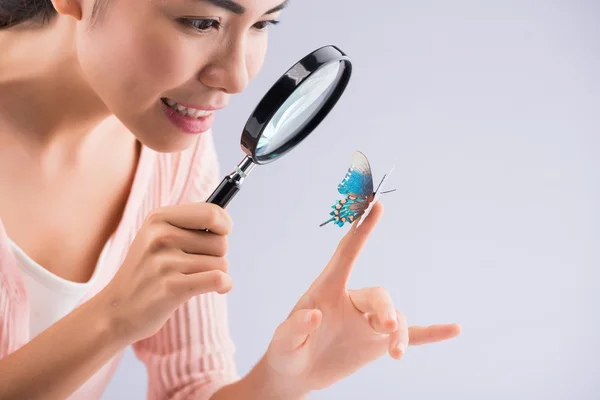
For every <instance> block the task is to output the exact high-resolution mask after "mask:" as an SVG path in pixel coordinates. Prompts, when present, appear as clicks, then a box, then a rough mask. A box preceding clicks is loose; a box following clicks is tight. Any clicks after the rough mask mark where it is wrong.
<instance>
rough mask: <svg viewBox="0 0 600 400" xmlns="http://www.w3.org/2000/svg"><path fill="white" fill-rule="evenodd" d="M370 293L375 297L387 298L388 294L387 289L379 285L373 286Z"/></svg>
mask: <svg viewBox="0 0 600 400" xmlns="http://www.w3.org/2000/svg"><path fill="white" fill-rule="evenodd" d="M371 293H372V294H373V295H374V296H375V297H377V298H387V297H388V296H389V293H388V291H387V290H386V289H384V288H383V287H381V286H373V287H372V288H371Z"/></svg>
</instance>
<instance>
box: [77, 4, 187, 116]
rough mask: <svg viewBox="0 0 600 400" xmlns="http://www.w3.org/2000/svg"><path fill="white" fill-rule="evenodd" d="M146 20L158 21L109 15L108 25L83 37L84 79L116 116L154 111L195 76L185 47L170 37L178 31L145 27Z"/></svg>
mask: <svg viewBox="0 0 600 400" xmlns="http://www.w3.org/2000/svg"><path fill="white" fill-rule="evenodd" d="M115 11H117V10H115ZM117 12H118V11H117ZM144 19H145V21H146V22H148V21H153V19H156V16H147V17H146V18H143V17H142V16H140V15H138V16H137V17H135V20H134V21H133V22H132V20H131V19H128V18H122V17H119V16H118V15H117V16H116V17H114V16H112V18H111V16H108V15H107V16H106V20H105V21H104V22H103V23H102V24H99V25H98V26H96V27H95V28H94V29H92V30H91V31H89V32H83V31H82V32H80V34H79V40H78V55H79V61H80V64H81V66H82V69H83V71H84V74H85V75H86V76H87V78H88V80H89V83H90V85H91V86H92V87H93V88H94V89H95V90H96V92H97V93H98V95H99V96H100V98H101V99H102V100H103V101H104V102H105V103H106V105H107V106H108V107H109V108H110V109H111V111H113V112H114V113H115V114H118V113H119V112H120V111H121V110H120V109H121V108H122V107H128V108H129V109H130V110H131V109H132V107H131V105H132V104H136V105H137V107H141V108H146V107H150V106H152V105H153V104H154V103H155V102H156V99H157V98H158V97H160V95H161V94H162V93H163V92H164V91H166V90H168V89H171V88H173V87H176V86H178V85H181V84H182V82H185V81H186V80H188V79H189V77H190V73H192V72H190V68H189V67H187V68H186V66H187V65H188V64H189V62H187V63H186V54H189V50H188V49H186V46H185V43H184V42H183V41H182V40H179V39H178V38H177V37H173V36H175V35H167V34H165V32H168V31H169V30H171V31H173V30H174V28H173V27H169V26H165V25H168V24H167V22H159V23H156V24H154V25H152V24H151V23H149V22H148V23H144ZM163 19H165V20H166V18H164V17H163ZM136 21H139V22H138V23H136ZM140 111H142V110H140ZM121 112H122V111H121Z"/></svg>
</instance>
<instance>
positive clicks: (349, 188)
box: [338, 151, 373, 198]
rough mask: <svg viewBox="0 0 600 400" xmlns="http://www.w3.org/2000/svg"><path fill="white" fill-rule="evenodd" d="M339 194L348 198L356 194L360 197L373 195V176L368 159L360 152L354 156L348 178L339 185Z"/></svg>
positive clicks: (356, 152)
mask: <svg viewBox="0 0 600 400" xmlns="http://www.w3.org/2000/svg"><path fill="white" fill-rule="evenodd" d="M338 192H340V194H343V195H344V196H347V195H349V194H351V193H352V194H355V195H357V196H360V197H367V198H368V197H369V196H371V195H372V194H373V174H372V172H371V165H370V164H369V160H367V157H366V156H365V155H364V154H363V153H361V152H360V151H355V152H354V154H352V162H351V164H350V168H348V172H347V173H346V176H345V177H344V179H343V180H342V182H340V184H339V185H338Z"/></svg>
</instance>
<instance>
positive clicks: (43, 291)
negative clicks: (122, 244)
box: [9, 238, 108, 339]
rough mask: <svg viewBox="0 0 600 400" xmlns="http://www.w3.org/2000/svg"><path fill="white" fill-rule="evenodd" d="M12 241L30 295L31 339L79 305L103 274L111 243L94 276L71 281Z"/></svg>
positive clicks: (103, 252)
mask: <svg viewBox="0 0 600 400" xmlns="http://www.w3.org/2000/svg"><path fill="white" fill-rule="evenodd" d="M9 242H10V245H11V248H12V250H13V253H14V255H15V259H16V261H17V264H18V266H19V269H20V270H21V276H22V277H23V283H24V284H25V289H26V290H27V296H28V298H29V304H30V319H29V327H30V339H33V338H34V337H36V336H37V335H39V334H40V333H41V332H42V331H44V330H46V329H47V328H48V327H50V326H51V325H52V324H54V323H55V322H56V321H58V320H59V319H61V318H63V317H64V316H66V315H67V314H69V313H70V312H71V311H73V310H74V309H75V307H77V305H78V304H79V302H80V301H81V299H82V298H83V296H85V294H86V292H87V290H88V288H89V286H90V285H91V284H92V283H93V282H94V280H95V279H96V278H97V276H98V275H99V271H100V267H101V265H102V259H103V257H104V254H105V253H106V249H107V247H108V246H104V249H103V250H102V253H101V255H100V258H99V260H98V263H97V265H96V268H95V269H94V273H93V274H92V277H91V278H90V280H89V281H88V282H85V283H80V282H73V281H68V280H66V279H63V278H61V277H59V276H57V275H55V274H53V273H51V272H50V271H48V270H47V269H45V268H44V267H42V266H41V265H39V264H38V263H36V262H35V261H34V260H32V259H31V258H30V257H29V256H28V255H27V254H26V253H25V252H24V251H23V250H22V249H21V248H20V247H19V246H17V245H16V244H15V243H14V242H13V241H12V240H10V238H9ZM107 245H108V243H107Z"/></svg>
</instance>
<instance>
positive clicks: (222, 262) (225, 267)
mask: <svg viewBox="0 0 600 400" xmlns="http://www.w3.org/2000/svg"><path fill="white" fill-rule="evenodd" d="M219 270H220V271H223V272H229V260H228V259H226V258H225V257H221V258H219Z"/></svg>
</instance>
